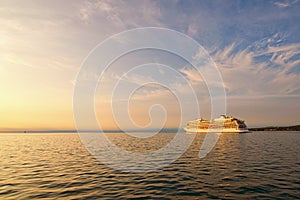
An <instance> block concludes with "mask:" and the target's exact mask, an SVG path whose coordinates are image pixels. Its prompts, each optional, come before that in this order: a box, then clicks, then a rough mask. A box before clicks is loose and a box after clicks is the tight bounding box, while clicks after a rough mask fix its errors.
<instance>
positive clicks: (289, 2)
mask: <svg viewBox="0 0 300 200" xmlns="http://www.w3.org/2000/svg"><path fill="white" fill-rule="evenodd" d="M297 2H298V0H286V1H275V2H274V5H275V6H276V7H278V8H286V7H290V6H292V5H293V4H295V3H297Z"/></svg>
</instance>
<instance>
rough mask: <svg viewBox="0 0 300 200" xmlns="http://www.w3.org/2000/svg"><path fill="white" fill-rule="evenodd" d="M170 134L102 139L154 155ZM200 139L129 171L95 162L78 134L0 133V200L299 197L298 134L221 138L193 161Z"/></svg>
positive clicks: (299, 159)
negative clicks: (168, 158) (147, 168)
mask: <svg viewBox="0 0 300 200" xmlns="http://www.w3.org/2000/svg"><path fill="white" fill-rule="evenodd" d="M173 137H174V134H173V133H161V134H158V135H156V136H154V137H151V138H148V139H140V138H133V137H131V136H127V135H125V134H122V133H109V134H108V138H109V139H110V140H111V141H112V142H113V143H114V144H116V145H118V146H119V147H121V148H123V149H125V150H128V151H134V152H151V151H155V150H157V149H159V148H161V147H163V146H164V145H166V144H167V142H169V141H170V140H171V139H172V138H173ZM204 137H205V135H204V134H198V135H196V138H195V139H194V141H193V143H192V145H191V146H190V148H189V149H188V151H187V152H186V153H185V154H184V155H182V156H181V158H180V159H178V160H177V161H176V162H174V163H172V164H171V165H168V166H167V167H165V168H163V169H161V170H158V171H153V172H149V173H144V174H130V173H124V172H119V171H114V170H112V169H110V168H108V167H107V166H106V165H103V164H101V163H100V162H98V161H97V160H96V159H94V158H93V156H91V155H89V153H88V151H87V150H86V149H85V148H84V146H83V145H82V143H81V141H80V139H79V137H78V136H77V134H70V133H61V134H42V133H41V134H0V160H1V161H0V163H1V165H0V199H33V198H60V199H61V198H65V199H78V198H93V199H95V198H96V199H97V198H101V199H105V198H107V199H116V198H137V199H139V198H151V199H153V198H159V199H162V198H166V199H168V198H171V199H174V198H175V199H176V198H177V199H185V198H192V199H195V198H196V199H197V198H200V199H206V198H220V199H251V198H257V199H266V198H267V199H268V198H269V199H296V198H300V194H299V189H300V181H299V180H300V170H299V169H300V156H299V152H300V145H299V144H300V133H299V132H253V133H247V134H222V135H221V136H220V138H219V141H218V143H217V145H216V146H215V148H214V149H213V151H212V152H210V153H209V154H208V155H207V157H205V158H203V159H199V157H198V154H199V150H200V146H201V144H202V142H203V139H204Z"/></svg>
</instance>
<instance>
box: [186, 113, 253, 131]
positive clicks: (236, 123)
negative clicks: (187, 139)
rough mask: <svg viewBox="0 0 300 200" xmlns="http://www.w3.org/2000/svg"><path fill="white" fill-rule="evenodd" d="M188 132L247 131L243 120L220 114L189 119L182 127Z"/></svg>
mask: <svg viewBox="0 0 300 200" xmlns="http://www.w3.org/2000/svg"><path fill="white" fill-rule="evenodd" d="M184 130H185V131H186V132H189V133H207V132H222V133H246V132H249V130H248V128H247V126H246V124H245V122H244V121H242V120H239V119H237V118H234V117H229V116H226V115H221V116H220V117H219V118H216V119H213V120H211V121H210V120H204V119H202V118H201V119H196V120H192V121H189V122H188V123H187V126H186V127H185V128H184Z"/></svg>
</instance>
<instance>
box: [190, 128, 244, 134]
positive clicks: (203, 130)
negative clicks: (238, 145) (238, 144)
mask: <svg viewBox="0 0 300 200" xmlns="http://www.w3.org/2000/svg"><path fill="white" fill-rule="evenodd" d="M184 130H185V131H186V132H188V133H248V132H249V130H248V129H197V128H187V127H185V128H184Z"/></svg>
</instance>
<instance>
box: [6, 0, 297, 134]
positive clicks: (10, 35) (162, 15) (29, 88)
mask: <svg viewBox="0 0 300 200" xmlns="http://www.w3.org/2000/svg"><path fill="white" fill-rule="evenodd" d="M299 10H300V1H299V0H290V1H288V0H286V1H279V0H270V1H234V0H233V1H219V0H213V1H196V0H194V1H154V0H153V1H143V0H130V1H96V0H95V1H84V0H83V1H81V0H80V1H76V0H74V1H56V0H54V1H30V0H28V1H21V0H20V1H18V0H16V1H9V0H7V1H6V0H2V1H1V2H0V27H1V29H0V83H1V84H0V92H1V94H0V129H2V130H7V129H74V128H75V123H74V119H73V91H74V85H75V83H76V77H77V74H78V72H79V70H80V67H81V65H82V63H83V62H84V59H85V58H86V57H87V56H88V55H89V53H90V51H91V50H92V49H93V48H95V47H96V46H97V45H98V44H99V43H101V42H103V41H104V40H105V39H107V38H109V37H110V36H112V35H114V34H117V33H120V32H122V31H126V30H129V29H134V28H143V27H160V28H167V29H172V30H175V31H178V32H181V33H183V34H186V35H188V36H189V37H191V38H193V39H194V40H196V41H197V42H198V43H199V44H200V45H202V47H203V48H204V49H205V50H206V51H207V52H208V54H209V55H210V57H211V58H212V59H213V61H214V63H215V64H216V66H217V67H218V69H219V71H220V74H221V76H222V79H223V82H224V86H225V89H226V97H227V101H226V103H227V114H228V115H233V116H235V117H238V118H241V119H244V120H245V121H246V124H247V125H248V126H249V127H257V126H272V125H295V124H300V112H299V110H300V13H299ZM108 51H114V49H113V48H111V49H108ZM146 63H152V64H151V65H149V66H147V67H146V68H144V70H142V71H138V70H137V71H135V73H131V74H130V73H129V72H130V71H129V72H128V70H129V69H130V68H131V67H132V66H135V65H138V64H139V65H142V64H146ZM155 63H156V64H155ZM160 63H162V64H165V65H170V66H173V67H174V69H176V70H177V72H174V71H172V70H171V69H169V70H165V69H167V68H164V67H163V66H164V65H162V64H160ZM114 66H115V67H114ZM162 68H163V69H164V70H162ZM124 72H128V74H126V75H125V76H124ZM122 75H123V76H122ZM179 76H183V77H185V78H186V80H188V81H189V83H191V85H192V87H193V88H194V89H195V90H196V91H197V92H196V93H197V94H196V95H197V98H198V101H199V105H200V106H199V109H200V113H201V116H203V117H204V118H209V117H210V106H209V105H210V99H209V94H208V92H207V88H206V86H205V83H203V77H201V76H198V75H197V74H196V73H194V71H193V69H192V68H191V67H188V63H186V62H185V61H183V60H182V59H180V58H178V57H176V56H174V55H170V54H167V53H164V52H157V51H147V50H145V51H141V52H136V53H132V54H129V55H127V56H124V57H122V58H120V59H119V60H117V61H116V62H115V63H113V64H112V66H111V68H110V69H109V70H108V71H107V72H106V73H105V75H104V76H103V77H102V79H101V80H100V81H99V83H100V84H99V85H98V87H97V90H96V92H95V112H96V114H97V117H98V119H97V120H98V122H99V123H100V124H101V127H102V128H104V129H115V128H117V126H120V123H121V124H122V123H124V124H125V125H124V126H125V128H128V129H130V128H133V127H134V126H133V125H134V124H135V125H137V126H138V127H147V128H156V127H161V126H164V127H167V128H176V127H178V126H179V124H180V122H179V121H180V116H181V114H182V113H181V110H180V106H181V104H182V105H183V106H185V107H186V106H187V105H188V102H189V98H192V97H191V96H189V95H190V94H189V95H186V96H184V98H186V99H185V101H184V102H181V101H178V99H176V96H174V94H172V92H171V91H169V90H168V88H165V87H162V86H161V85H155V84H152V85H151V84H150V85H149V84H148V85H144V86H143V85H142V84H144V83H145V81H146V80H147V81H148V82H151V81H153V79H154V80H156V79H158V78H160V79H163V80H168V84H171V85H172V87H174V88H176V90H178V91H181V92H182V94H183V93H184V92H185V91H186V89H187V88H186V87H187V86H188V84H186V83H183V82H182V81H178V80H177V79H176V77H179ZM96 78H97V77H96ZM117 81H119V82H118V83H119V85H118V86H117V87H118V88H119V89H118V90H116V93H113V95H112V91H113V89H114V86H115V84H116V83H117ZM130 85H135V86H136V85H138V86H139V85H140V86H141V87H140V88H138V89H137V90H136V91H134V92H133V93H132V94H131V95H132V96H131V99H130V101H129V103H128V101H124V97H126V96H124V95H125V94H126V92H124V91H126V88H128V87H129V86H130ZM127 86H128V87H127ZM118 91H121V92H119V93H118ZM127 95H128V94H127ZM122 100H123V101H122ZM113 102H115V104H114V105H115V106H114V107H113V108H114V110H112V109H111V105H112V104H113ZM124 102H125V104H124ZM126 103H127V104H126ZM158 104H159V105H158ZM157 105H158V106H157ZM124 108H126V109H127V111H130V117H131V118H132V120H133V121H134V124H133V125H132V124H129V123H128V122H127V121H126V120H124V119H126V116H123V115H122V113H123V114H124V112H125V111H126V110H124ZM151 108H152V109H151ZM189 109H190V110H191V112H190V113H191V114H190V115H187V116H184V118H183V123H186V121H187V120H188V119H190V120H191V119H194V118H197V117H200V116H196V115H195V112H193V110H195V109H198V108H192V107H190V108H189ZM122 110H123V111H122ZM152 112H153V113H152ZM114 115H115V116H118V117H119V119H118V120H119V121H122V120H123V122H117V123H116V120H115V119H114ZM120 118H121V120H120ZM86 128H94V127H88V125H87V127H86Z"/></svg>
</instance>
